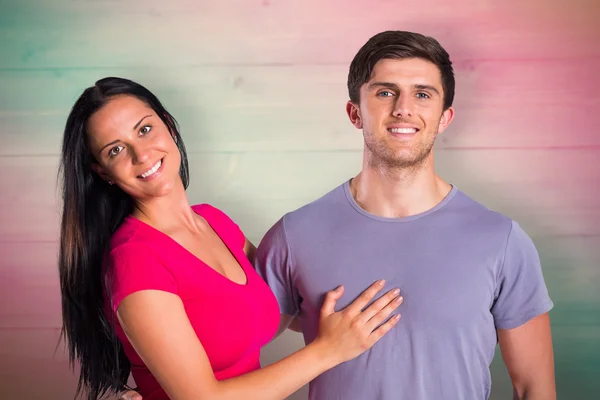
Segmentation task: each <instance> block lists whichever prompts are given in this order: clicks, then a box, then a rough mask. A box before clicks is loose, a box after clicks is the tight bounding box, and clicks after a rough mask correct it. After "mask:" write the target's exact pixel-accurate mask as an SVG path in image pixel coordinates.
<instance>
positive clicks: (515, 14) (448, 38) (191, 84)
mask: <svg viewBox="0 0 600 400" xmlns="http://www.w3.org/2000/svg"><path fill="white" fill-rule="evenodd" d="M599 25H600V2H598V1H596V0H571V1H566V0H561V1H559V0H547V1H544V0H530V1H526V2H525V1H517V0H506V1H492V0H455V1H445V0H418V1H414V0H410V1H392V0H387V1H386V0H363V1H358V0H345V1H343V0H329V1H324V0H306V1H291V0H288V1H284V0H246V1H242V0H220V1H218V0H213V1H192V0H171V1H158V0H146V1H142V0H131V1H124V0H121V1H119V0H97V1H92V0H53V1H42V0H35V1H34V0H0V39H1V41H0V135H1V138H2V146H0V168H1V170H2V173H1V174H0V188H1V189H0V218H1V224H0V254H1V256H0V398H2V399H7V400H9V399H71V398H73V393H74V387H75V382H76V376H75V375H74V374H73V373H72V372H71V371H70V370H69V367H68V362H67V360H66V356H65V353H64V349H63V348H62V346H59V347H58V348H57V343H58V335H59V329H60V324H61V315H60V296H59V286H58V272H57V266H56V256H57V240H58V231H59V216H60V202H59V197H58V195H59V191H58V188H57V166H58V158H59V149H60V141H61V136H62V129H63V127H64V122H65V119H66V116H67V113H68V112H69V109H70V107H71V106H72V104H73V102H74V101H75V99H76V97H77V96H78V95H79V94H80V93H81V91H82V90H83V89H84V88H85V87H87V86H90V85H92V84H93V82H94V81H95V80H97V79H99V78H101V77H104V76H109V75H111V76H122V77H128V78H131V79H134V80H137V81H139V82H140V83H142V84H144V85H146V86H147V87H148V88H150V89H151V90H152V91H154V92H155V93H156V94H157V95H158V96H159V98H160V99H161V100H162V101H163V103H164V104H165V105H166V107H167V108H168V109H169V110H170V111H171V112H172V113H173V114H174V115H175V117H176V118H177V119H178V120H179V122H180V125H181V132H182V135H183V137H184V140H185V142H186V145H187V148H188V150H189V157H190V167H191V185H190V189H189V197H190V201H191V202H194V203H200V202H209V203H212V204H214V205H215V206H218V207H220V208H222V209H223V210H225V211H226V212H227V213H228V214H230V215H231V216H232V217H233V218H234V219H235V220H236V222H238V224H239V225H240V226H241V227H242V229H243V230H244V231H245V233H246V235H247V236H248V237H249V238H250V239H251V240H252V241H253V242H254V243H258V242H259V241H260V239H261V237H262V235H263V234H264V232H265V231H266V230H267V229H268V227H270V226H271V224H273V223H274V222H275V221H276V220H277V219H278V218H279V217H280V216H281V215H282V214H283V213H285V212H286V211H290V210H292V209H294V208H296V207H299V206H301V205H303V204H305V203H307V202H309V201H311V200H313V199H315V198H317V197H318V196H320V195H322V194H324V193H325V192H326V191H328V190H329V189H331V188H333V187H334V186H336V185H338V184H339V183H340V182H342V181H343V180H345V179H347V178H349V177H350V176H352V175H353V174H355V173H356V172H358V171H359V169H360V166H361V151H362V141H361V139H362V138H361V133H360V132H359V131H357V130H355V129H354V128H353V127H352V126H351V125H350V123H349V122H348V121H347V118H346V116H345V112H344V104H345V101H346V100H347V92H346V87H345V81H346V75H347V70H348V65H349V63H350V61H351V59H352V57H353V55H354V54H355V53H356V51H357V50H358V48H359V47H360V46H361V45H362V44H363V43H364V42H365V41H366V40H367V39H368V38H369V37H370V36H371V35H373V34H375V33H377V32H379V31H382V30H387V29H401V30H413V31H417V32H421V33H424V34H427V35H431V36H434V37H436V38H437V39H438V40H439V41H440V42H441V43H442V45H444V46H445V47H446V49H447V50H448V51H449V53H450V54H451V56H452V59H453V61H454V65H455V71H456V79H457V95H456V102H455V109H456V119H455V121H454V122H453V124H452V126H451V127H450V128H449V129H448V130H447V131H446V132H445V133H444V134H443V135H441V137H439V139H438V142H437V144H436V157H437V162H436V163H437V164H436V165H437V168H438V171H439V173H440V175H442V176H443V177H444V178H445V179H447V180H448V181H450V182H452V183H454V184H455V185H457V186H458V187H459V188H460V189H462V190H463V191H465V192H467V193H468V194H469V195H471V196H472V197H474V198H475V199H477V200H479V201H481V202H483V203H485V204H486V205H487V206H489V207H490V208H492V209H495V210H498V211H500V212H503V213H505V214H506V215H508V216H510V217H512V218H514V219H516V220H517V221H519V222H520V223H521V224H522V226H524V228H525V229H526V231H527V232H528V233H529V234H530V235H531V236H532V238H533V239H534V241H535V243H536V245H537V247H538V250H539V253H540V257H541V259H542V263H543V270H544V274H545V277H546V282H547V285H548V288H549V290H550V294H551V296H552V298H553V300H554V302H555V308H554V310H553V311H552V312H551V318H552V328H553V336H554V345H555V357H556V375H557V386H558V393H559V399H566V400H578V399H595V398H597V397H596V396H598V393H600V266H599V263H600V226H599V223H600V207H599V206H600V201H599V196H598V195H599V193H600V191H599V190H598V188H597V185H598V183H599V180H600V179H599V178H600V167H599V165H600V163H599V161H598V156H599V155H600V135H599V134H598V117H599V115H600V75H599V74H600V45H599V44H598V43H599V39H600V27H599ZM374 262H376V258H374ZM158 323H159V322H158V321H157V324H158ZM301 344H302V340H301V337H300V335H298V334H294V333H286V334H284V335H283V336H282V337H280V338H279V339H277V340H276V341H275V342H273V343H272V344H270V345H269V346H268V347H267V348H265V350H264V354H263V361H264V363H265V364H268V363H270V362H273V361H274V360H277V359H279V358H281V357H283V356H285V355H287V354H289V353H291V352H292V351H294V350H295V349H297V348H298V347H299V346H301ZM492 370H493V379H494V387H493V395H492V399H493V400H498V399H507V398H510V393H511V388H510V380H509V378H508V375H507V373H506V371H505V368H504V366H503V363H502V360H501V358H500V356H499V353H498V356H497V357H496V360H495V361H494V364H493V366H492ZM452 373H454V371H452V370H449V371H448V374H452ZM306 393H307V391H306V388H303V389H302V390H301V391H300V392H298V393H297V394H295V395H294V396H291V397H290V399H294V400H300V399H305V398H306ZM399 398H400V397H399Z"/></svg>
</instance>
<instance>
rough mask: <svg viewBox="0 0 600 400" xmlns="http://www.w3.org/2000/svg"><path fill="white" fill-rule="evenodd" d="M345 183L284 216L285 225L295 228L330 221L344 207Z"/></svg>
mask: <svg viewBox="0 0 600 400" xmlns="http://www.w3.org/2000/svg"><path fill="white" fill-rule="evenodd" d="M344 185H345V183H343V184H341V185H338V186H337V187H335V188H333V189H331V190H330V191H328V192H327V193H325V194H323V195H321V196H320V197H318V198H317V199H315V200H313V201H311V202H310V203H307V204H305V205H303V206H301V207H299V208H297V209H295V210H293V211H289V212H287V213H286V214H285V215H284V216H283V218H282V219H283V221H284V224H285V226H286V228H287V227H290V228H293V227H298V226H304V225H313V226H314V225H315V224H319V223H322V222H326V221H328V220H329V219H330V217H331V216H332V214H333V213H334V211H335V210H339V209H340V206H343V204H344V202H345V201H346V200H345V194H344Z"/></svg>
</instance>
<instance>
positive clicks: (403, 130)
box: [389, 128, 417, 133]
mask: <svg viewBox="0 0 600 400" xmlns="http://www.w3.org/2000/svg"><path fill="white" fill-rule="evenodd" d="M389 131H390V132H392V133H417V130H416V129H415V128H391V129H390V130H389Z"/></svg>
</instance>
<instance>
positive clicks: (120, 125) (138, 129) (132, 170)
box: [87, 95, 181, 200]
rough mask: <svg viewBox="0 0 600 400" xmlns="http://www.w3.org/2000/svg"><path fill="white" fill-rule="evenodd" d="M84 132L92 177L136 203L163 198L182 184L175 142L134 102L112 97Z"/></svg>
mask: <svg viewBox="0 0 600 400" xmlns="http://www.w3.org/2000/svg"><path fill="white" fill-rule="evenodd" d="M87 132H88V136H89V144H90V150H91V152H92V155H93V156H94V158H95V159H96V163H94V164H93V165H92V168H93V169H94V171H96V172H97V173H98V174H99V175H100V176H101V177H102V178H103V179H105V180H107V181H109V182H112V183H113V184H114V185H117V186H119V187H120V188H121V189H122V190H123V191H124V192H126V193H128V194H129V195H130V196H131V197H132V198H134V199H135V200H144V199H149V198H152V197H160V196H164V195H166V194H168V193H169V192H170V191H171V190H172V188H173V187H174V186H176V185H177V184H180V182H181V178H180V176H179V167H180V164H181V154H180V153H179V149H178V148H177V145H176V143H175V140H174V137H173V136H172V135H171V133H170V132H169V129H168V128H167V126H166V125H165V124H164V122H163V121H162V120H161V119H160V117H159V116H158V115H157V114H156V112H155V111H154V110H153V109H152V108H151V107H149V106H148V105H147V104H146V103H144V102H143V101H141V100H139V99H138V98H136V97H134V96H128V95H119V96H115V97H113V98H112V99H111V100H109V102H108V103H107V104H106V105H105V106H103V107H102V108H101V109H99V110H98V111H97V112H95V113H94V114H93V115H92V116H91V117H90V119H89V121H88V125H87Z"/></svg>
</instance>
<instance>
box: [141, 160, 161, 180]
mask: <svg viewBox="0 0 600 400" xmlns="http://www.w3.org/2000/svg"><path fill="white" fill-rule="evenodd" d="M161 164H162V160H159V161H158V162H157V163H156V164H154V167H152V168H150V169H149V170H148V171H146V172H144V173H143V174H142V175H140V176H141V177H142V178H147V177H149V176H150V175H152V174H153V173H155V172H156V171H158V169H159V168H160V165H161Z"/></svg>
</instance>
